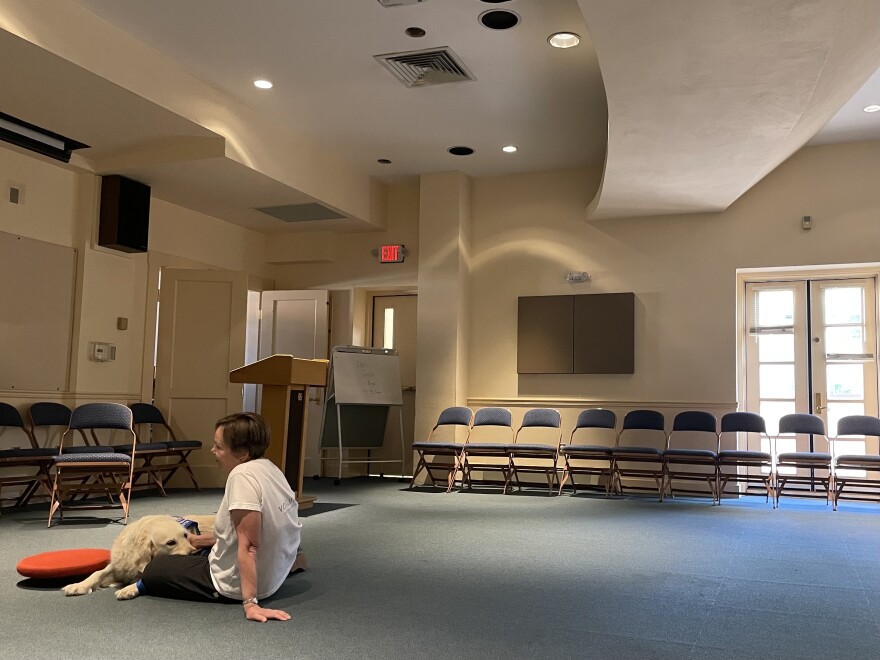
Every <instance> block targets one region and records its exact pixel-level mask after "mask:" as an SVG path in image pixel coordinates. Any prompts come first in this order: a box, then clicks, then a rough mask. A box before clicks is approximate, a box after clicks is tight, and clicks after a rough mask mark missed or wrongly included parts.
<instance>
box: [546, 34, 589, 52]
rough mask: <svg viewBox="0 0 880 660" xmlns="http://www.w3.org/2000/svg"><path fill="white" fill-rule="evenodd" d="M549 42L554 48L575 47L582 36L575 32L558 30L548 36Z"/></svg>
mask: <svg viewBox="0 0 880 660" xmlns="http://www.w3.org/2000/svg"><path fill="white" fill-rule="evenodd" d="M547 42H548V43H549V44H550V45H551V46H553V47H554V48H574V47H575V46H577V45H578V44H579V43H580V42H581V38H580V37H579V36H578V35H576V34H575V33H574V32H557V33H556V34H551V35H550V36H549V37H547Z"/></svg>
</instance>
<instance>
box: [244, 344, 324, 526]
mask: <svg viewBox="0 0 880 660" xmlns="http://www.w3.org/2000/svg"><path fill="white" fill-rule="evenodd" d="M327 365H328V361H327V360H304V359H302V358H295V357H293V356H292V355H272V356H270V357H267V358H264V359H262V360H258V361H256V362H254V363H252V364H248V365H245V366H243V367H239V368H238V369H233V370H232V371H230V372H229V382H230V383H256V384H259V385H262V386H263V397H262V403H261V404H260V414H261V415H262V416H263V417H264V418H265V419H266V422H267V423H268V424H269V432H270V433H271V442H270V443H269V448H268V449H267V450H266V458H268V459H269V460H270V461H272V462H273V463H274V464H275V465H277V466H278V467H279V468H280V469H281V470H282V471H283V472H284V476H286V477H287V481H288V483H290V487H291V488H292V489H293V490H294V492H295V493H296V501H297V503H298V504H299V508H300V509H308V508H309V507H311V506H312V503H313V502H314V501H315V498H314V497H313V496H305V495H303V490H302V489H303V467H304V462H305V457H306V437H307V436H306V410H307V408H308V406H307V405H306V404H307V402H308V389H309V387H326V385H327V370H328V366H327Z"/></svg>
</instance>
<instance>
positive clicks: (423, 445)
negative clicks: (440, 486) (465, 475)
mask: <svg viewBox="0 0 880 660" xmlns="http://www.w3.org/2000/svg"><path fill="white" fill-rule="evenodd" d="M473 418H474V413H473V411H471V409H470V408H465V407H463V406H453V407H451V408H446V409H445V410H443V411H442V412H441V413H440V416H439V417H438V418H437V423H436V424H435V425H434V428H433V429H431V432H430V433H429V434H428V439H427V440H424V441H421V442H414V443H413V445H412V447H413V450H415V451H417V452H418V454H419V461H418V463H417V465H416V469H415V470H413V476H412V479H411V480H410V482H409V488H410V489H412V487H413V486H414V485H415V483H416V477H418V476H419V473H420V472H421V471H422V470H424V471H425V473H426V474H427V475H428V478H429V479H430V480H431V485H432V486H436V485H437V481H436V480H435V479H434V474H433V472H432V470H445V471H446V492H447V493H448V492H449V491H451V490H452V485H453V484H454V483H455V473H456V471H458V469H459V463H458V461H459V456H460V455H461V449H462V447H463V446H464V443H462V442H456V441H455V435H454V433H453V437H452V442H440V441H438V440H435V439H434V434H435V433H436V432H437V430H438V429H440V428H441V427H452V428H453V430H454V429H455V428H456V427H462V426H463V427H465V428H466V429H467V433H468V434H470V430H471V421H472V420H473ZM464 441H465V442H467V436H465V439H464ZM429 459H430V460H429Z"/></svg>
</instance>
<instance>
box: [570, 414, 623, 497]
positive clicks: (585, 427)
mask: <svg viewBox="0 0 880 660" xmlns="http://www.w3.org/2000/svg"><path fill="white" fill-rule="evenodd" d="M616 426H617V415H615V414H614V412H613V411H611V410H602V409H600V408H596V409H593V410H582V411H581V412H580V414H579V415H578V418H577V422H575V425H574V428H573V429H572V430H571V435H570V436H569V438H568V444H565V445H562V447H560V448H559V453H560V455H561V456H562V458H563V459H564V460H565V466H564V468H563V471H562V481H561V482H560V484H559V494H560V495H561V494H562V489H563V488H564V487H565V482H566V481H567V480H568V479H569V478H570V479H571V488H572V492H575V493H576V492H577V485H576V484H575V482H574V475H576V474H589V475H596V476H597V477H598V478H599V479H600V480H601V479H602V478H603V477H604V478H605V486H604V490H605V497H608V496H609V495H610V494H611V486H612V482H613V478H612V474H611V473H612V465H613V461H612V458H611V448H612V446H613V445H614V441H615V440H617V433H616V432H615V430H614V428H615V427H616ZM590 429H596V430H598V431H601V430H608V431H611V433H605V436H606V437H607V436H610V438H609V439H610V442H609V444H607V445H597V444H575V442H574V437H575V434H576V433H577V432H578V431H581V432H582V433H581V435H583V433H585V432H588V431H589V430H590ZM573 461H574V462H573Z"/></svg>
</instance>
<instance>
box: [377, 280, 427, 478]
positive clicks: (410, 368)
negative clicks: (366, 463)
mask: <svg viewBox="0 0 880 660" xmlns="http://www.w3.org/2000/svg"><path fill="white" fill-rule="evenodd" d="M417 310H418V296H417V295H416V294H413V293H405V294H403V293H402V294H381V295H374V296H373V302H372V324H371V326H372V327H371V332H370V335H371V340H370V346H372V347H374V348H393V349H396V350H397V352H398V354H399V355H400V385H401V388H402V389H403V409H402V415H403V433H404V442H403V446H404V453H405V456H404V463H403V470H402V472H403V475H404V476H406V475H411V474H412V443H413V434H414V432H415V410H416V317H417ZM393 416H394V413H393V412H392V413H391V418H390V419H389V423H388V426H387V431H386V433H385V444H384V447H383V448H382V450H381V452H377V453H380V454H381V458H383V459H387V460H400V425H399V424H397V423H395V422H396V420H394V419H393Z"/></svg>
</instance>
